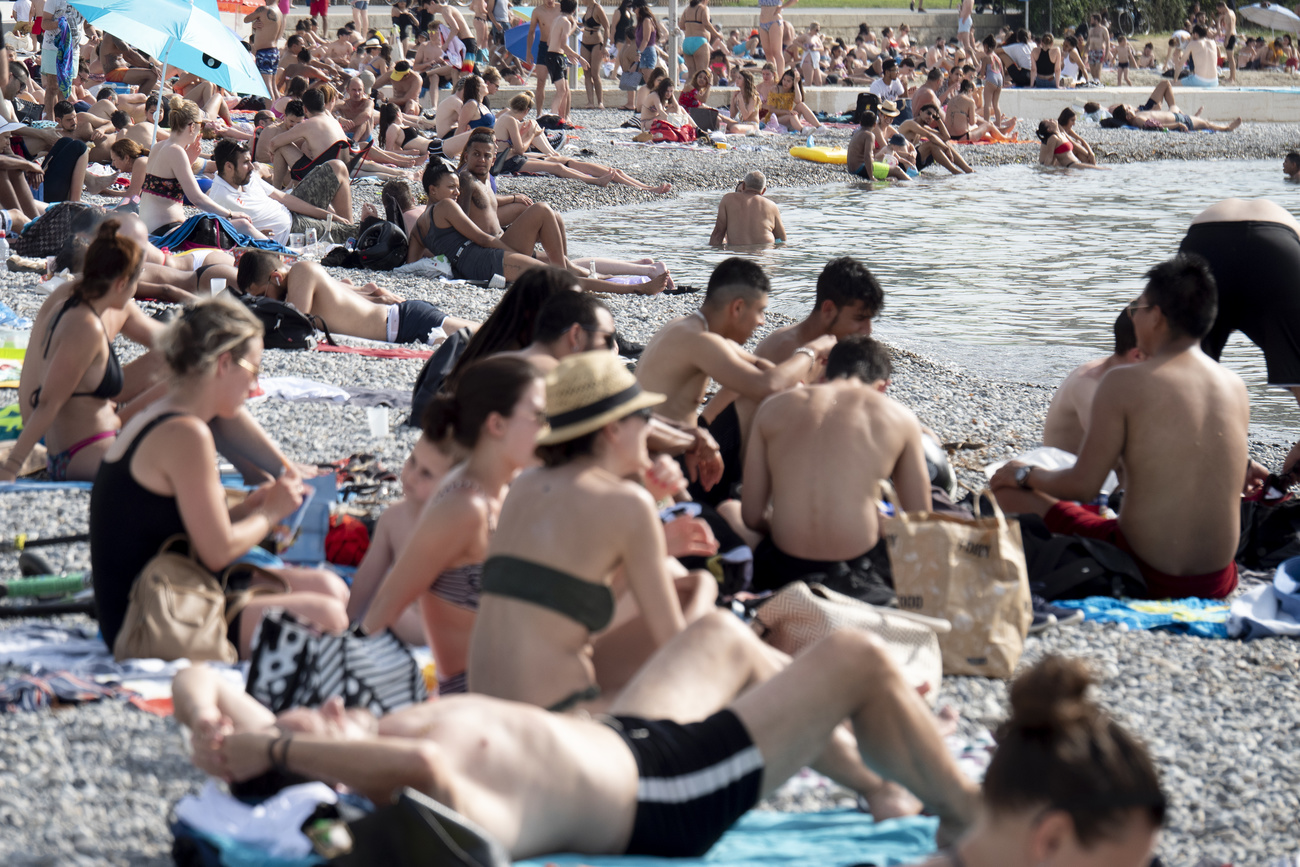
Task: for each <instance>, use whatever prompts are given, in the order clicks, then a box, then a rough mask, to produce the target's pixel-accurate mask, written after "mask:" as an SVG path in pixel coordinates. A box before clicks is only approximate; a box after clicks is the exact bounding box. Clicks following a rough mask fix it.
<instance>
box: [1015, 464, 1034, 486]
mask: <svg viewBox="0 0 1300 867" xmlns="http://www.w3.org/2000/svg"><path fill="white" fill-rule="evenodd" d="M1033 471H1034V468H1033V467H1032V466H1024V467H1018V468H1017V469H1016V484H1017V485H1019V486H1020V487H1021V488H1023V489H1024V490H1026V491H1028V490H1032V489H1031V488H1030V487H1029V474H1030V473H1032V472H1033Z"/></svg>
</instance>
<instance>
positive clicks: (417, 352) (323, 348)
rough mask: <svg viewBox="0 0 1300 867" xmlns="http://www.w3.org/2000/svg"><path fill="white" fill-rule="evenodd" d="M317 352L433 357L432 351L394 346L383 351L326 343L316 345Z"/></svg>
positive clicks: (380, 356)
mask: <svg viewBox="0 0 1300 867" xmlns="http://www.w3.org/2000/svg"><path fill="white" fill-rule="evenodd" d="M316 351H317V352H350V353H352V354H354V355H368V356H370V357H371V358H428V357H429V356H431V355H433V350H432V349H402V348H401V347H398V346H394V347H393V348H391V349H381V348H379V347H371V346H329V345H327V344H324V343H318V344H316Z"/></svg>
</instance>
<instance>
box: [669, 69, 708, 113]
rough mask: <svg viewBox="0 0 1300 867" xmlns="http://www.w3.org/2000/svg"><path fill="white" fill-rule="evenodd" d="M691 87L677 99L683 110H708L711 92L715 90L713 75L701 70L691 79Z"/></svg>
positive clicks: (706, 70)
mask: <svg viewBox="0 0 1300 867" xmlns="http://www.w3.org/2000/svg"><path fill="white" fill-rule="evenodd" d="M690 85H691V86H690V87H689V88H688V89H687V90H684V91H682V95H681V96H680V97H678V99H677V101H678V102H679V103H681V106H682V108H701V107H703V108H708V107H709V91H710V90H712V89H713V73H712V72H709V70H708V69H701V70H700V71H699V72H697V73H695V75H694V76H692V77H691V80H690Z"/></svg>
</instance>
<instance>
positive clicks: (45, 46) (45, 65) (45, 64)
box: [41, 37, 59, 75]
mask: <svg viewBox="0 0 1300 867" xmlns="http://www.w3.org/2000/svg"><path fill="white" fill-rule="evenodd" d="M58 74H59V48H58V46H57V45H55V44H54V38H53V37H50V38H49V39H43V40H41V75H58Z"/></svg>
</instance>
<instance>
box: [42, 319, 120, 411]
mask: <svg viewBox="0 0 1300 867" xmlns="http://www.w3.org/2000/svg"><path fill="white" fill-rule="evenodd" d="M80 303H81V299H80V298H78V297H77V296H76V295H73V296H72V297H71V298H69V299H68V300H67V301H64V302H63V306H62V307H61V308H59V312H58V314H57V315H55V317H54V321H53V322H51V323H50V330H49V333H48V334H46V335H45V352H44V353H42V355H41V357H42V358H49V357H50V341H52V340H53V339H54V329H55V328H57V327H58V325H59V320H60V319H62V318H63V314H64V313H67V312H68V311H69V310H71V309H72V308H73V307H76V306H77V305H78V304H80ZM92 312H93V308H92ZM95 318H96V319H98V318H99V314H98V313H96V314H95ZM100 327H101V328H103V327H104V323H103V321H102V320H101V321H100ZM104 340H106V341H108V361H107V362H106V363H105V364H104V378H103V379H101V380H100V381H99V386H98V387H97V388H96V389H95V390H94V391H74V392H73V393H72V395H71V396H72V397H93V398H97V399H98V400H111V399H113V398H115V397H117V396H118V395H119V394H121V393H122V386H123V385H125V384H126V380H125V378H124V377H123V376H122V363H121V362H120V361H118V358H117V353H116V352H114V351H113V343H112V341H110V340H108V332H107V331H105V333H104ZM31 402H32V408H33V409H35V408H36V407H37V406H39V405H40V402H41V387H40V386H37V387H36V390H35V391H33V392H32V399H31Z"/></svg>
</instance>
